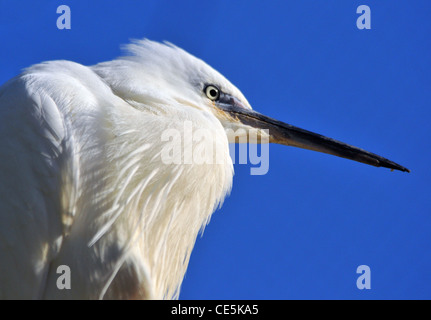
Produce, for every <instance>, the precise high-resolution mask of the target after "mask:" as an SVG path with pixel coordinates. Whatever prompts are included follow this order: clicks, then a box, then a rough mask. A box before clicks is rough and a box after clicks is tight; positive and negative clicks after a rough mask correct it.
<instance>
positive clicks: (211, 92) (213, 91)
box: [204, 85, 220, 101]
mask: <svg viewBox="0 0 431 320" xmlns="http://www.w3.org/2000/svg"><path fill="white" fill-rule="evenodd" d="M204 92H205V94H206V96H207V97H208V99H210V100H212V101H216V100H218V98H220V90H219V88H217V87H216V86H213V85H208V86H206V87H205V89H204Z"/></svg>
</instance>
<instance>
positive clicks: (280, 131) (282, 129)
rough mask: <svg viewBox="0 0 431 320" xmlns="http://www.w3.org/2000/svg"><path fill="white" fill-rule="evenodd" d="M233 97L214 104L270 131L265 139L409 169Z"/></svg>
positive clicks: (240, 120)
mask: <svg viewBox="0 0 431 320" xmlns="http://www.w3.org/2000/svg"><path fill="white" fill-rule="evenodd" d="M235 100H236V99H229V103H220V104H219V105H218V107H219V108H220V109H222V110H223V111H225V112H226V113H228V114H229V115H230V116H231V117H233V118H234V119H235V120H237V121H239V122H241V123H243V124H245V125H248V126H250V127H253V128H257V129H268V130H269V134H270V140H269V142H272V143H278V144H283V145H286V146H294V147H298V148H303V149H308V150H314V151H318V152H323V153H328V154H332V155H334V156H338V157H342V158H346V159H350V160H354V161H358V162H362V163H365V164H369V165H372V166H375V167H385V168H389V169H393V170H400V171H404V172H410V170H409V169H407V168H405V167H403V166H401V165H399V164H397V163H395V162H393V161H391V160H388V159H386V158H383V157H381V156H379V155H377V154H374V153H371V152H368V151H365V150H363V149H360V148H357V147H354V146H351V145H349V144H346V143H344V142H340V141H337V140H334V139H331V138H328V137H325V136H322V135H320V134H317V133H314V132H310V131H307V130H304V129H301V128H298V127H295V126H292V125H290V124H287V123H284V122H281V121H278V120H275V119H272V118H270V117H267V116H265V115H263V114H260V113H258V112H256V111H253V110H250V109H246V108H244V107H243V106H242V105H240V104H239V103H238V101H235ZM226 102H227V101H226Z"/></svg>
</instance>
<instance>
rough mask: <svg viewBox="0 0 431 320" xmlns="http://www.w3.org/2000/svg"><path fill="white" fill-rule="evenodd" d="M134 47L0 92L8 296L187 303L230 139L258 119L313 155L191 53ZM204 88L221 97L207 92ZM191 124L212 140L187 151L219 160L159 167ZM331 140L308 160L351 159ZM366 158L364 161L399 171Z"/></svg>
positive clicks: (38, 68) (0, 254) (227, 183)
mask: <svg viewBox="0 0 431 320" xmlns="http://www.w3.org/2000/svg"><path fill="white" fill-rule="evenodd" d="M127 49H128V51H129V52H130V53H131V54H130V55H128V56H125V57H120V58H118V59H116V60H113V61H110V62H105V63H101V64H98V65H96V66H92V67H87V66H83V65H80V64H78V63H74V62H69V61H52V62H45V63H41V64H38V65H34V66H32V67H30V68H28V69H26V70H25V71H24V72H23V73H22V74H21V75H19V76H17V77H16V78H14V79H11V80H10V81H9V82H7V83H6V84H4V85H3V86H2V87H1V89H0V159H1V160H0V298H25V299H32V298H35V299H42V298H44V299H53V298H55V299H74V298H79V299H103V298H105V299H162V298H178V294H179V289H180V285H181V282H182V279H183V276H184V273H185V271H186V268H187V265H188V261H189V257H190V253H191V251H192V248H193V245H194V243H195V239H196V237H197V235H198V233H199V231H200V230H202V229H203V228H204V226H205V225H206V224H207V223H208V221H209V219H210V216H211V214H212V212H213V211H214V209H215V208H216V206H218V205H219V204H221V202H222V201H223V199H224V197H225V196H226V194H227V193H228V192H229V190H230V188H231V184H232V176H233V166H232V161H231V158H230V156H229V148H228V143H229V142H234V141H232V137H229V139H230V140H231V141H229V139H228V136H227V135H226V131H225V130H226V128H230V129H236V128H247V129H250V128H251V127H257V128H260V129H263V126H262V121H263V123H266V124H267V125H268V126H269V127H270V128H272V129H271V130H273V128H278V129H276V130H275V129H274V130H275V131H273V132H274V134H272V135H271V142H277V143H284V144H292V145H295V146H300V147H306V146H305V145H304V137H303V136H301V137H300V138H298V140H299V141H300V143H291V142H292V141H293V140H295V137H294V135H295V134H299V133H300V134H301V135H304V134H305V133H307V134H311V133H309V132H306V131H304V132H305V133H304V132H302V133H301V132H300V131H295V132H293V131H292V132H290V133H289V134H288V135H287V134H285V135H281V133H280V132H281V131H280V132H279V131H277V130H281V129H282V131H283V130H284V131H283V132H288V131H289V130H293V129H295V128H294V127H292V126H288V125H286V124H282V123H281V122H276V121H272V120H271V119H270V120H268V119H269V118H267V117H264V116H262V118H260V115H259V114H257V113H255V112H253V111H252V110H251V107H250V105H249V104H248V102H247V100H246V99H245V98H244V96H243V95H242V94H241V92H240V91H239V90H238V89H237V88H236V87H235V86H233V85H232V84H231V83H230V82H229V81H227V80H226V79H225V78H224V77H223V76H222V75H220V74H219V73H218V72H217V71H215V70H214V69H212V68H211V67H209V66H208V65H207V64H206V63H204V62H203V61H201V60H199V59H197V58H195V57H193V56H191V55H190V54H188V53H186V52H185V51H183V50H182V49H179V48H177V47H175V46H173V45H171V44H160V43H156V42H151V41H148V40H143V41H136V42H134V43H133V44H131V45H129V46H128V47H127ZM209 84H213V85H215V86H216V88H217V90H219V92H220V96H219V97H217V98H214V99H209V97H208V96H207V95H205V86H207V85H209ZM217 90H216V91H217ZM216 91H215V92H213V93H214V94H215V93H217V92H216ZM259 121H260V122H259ZM271 121H272V122H271ZM185 122H188V123H191V124H192V126H193V128H194V129H205V130H207V132H210V134H211V136H212V138H213V139H211V141H206V140H205V139H200V140H199V139H186V138H187V137H185V136H183V137H182V138H183V140H182V141H188V142H187V143H190V144H191V146H186V145H183V146H182V147H183V148H187V147H192V148H193V149H194V150H201V149H205V147H206V145H205V144H206V143H210V142H211V143H212V144H214V147H215V149H216V150H218V151H220V152H219V153H218V156H220V155H221V160H222V161H221V162H220V159H218V161H213V162H212V163H204V164H197V163H191V164H184V161H182V163H179V164H178V163H177V164H175V163H171V164H165V163H163V162H162V161H161V153H162V150H163V148H164V147H165V146H166V145H167V144H168V143H169V141H163V139H161V137H162V135H163V133H164V132H166V130H172V129H174V130H177V131H178V132H181V133H182V134H183V135H184V134H185V131H184V123H185ZM280 128H281V129H280ZM295 130H296V129H295ZM298 132H299V133H298ZM260 133H261V134H262V135H263V134H265V133H264V132H263V131H261V132H260ZM292 134H293V136H292ZM313 137H314V136H313ZM319 137H321V136H319ZM313 139H317V138H316V137H314V138H313ZM319 139H320V138H319ZM322 141H323V140H322ZM328 141H329V142H328ZM328 141H326V140H324V141H323V142H322V143H325V146H324V148H323V150H319V149H318V148H317V147H316V141H314V140H313V144H312V146H311V147H310V149H312V150H318V151H323V152H327V153H332V154H336V155H338V156H345V157H349V158H353V157H352V156H351V155H350V154H348V155H347V156H346V155H343V154H342V153H341V151H340V150H341V149H340V148H342V147H344V146H345V145H344V144H339V145H336V148H335V147H334V148H333V149H330V148H329V147H328V144H334V145H335V144H336V143H338V142H337V141H334V140H328ZM337 148H338V149H337ZM328 150H329V151H328ZM334 150H335V151H334ZM355 150H356V152H358V153H360V152H362V153H366V152H365V151H363V150H360V151H357V150H359V149H355ZM370 155H372V156H373V157H374V156H375V155H373V154H370V153H367V154H366V156H367V157H368V158H367V157H365V158H360V159H359V160H358V158H355V160H358V161H363V162H367V161H368V162H367V163H370V164H373V165H377V166H379V165H382V166H389V167H391V166H392V167H393V168H395V169H400V168H403V167H400V166H399V165H396V164H394V163H392V162H390V161H389V160H387V159H384V158H381V157H380V158H375V159H378V160H375V159H374V158H373V159H372V160H370V159H371V158H370V157H371V156H370ZM182 157H184V155H182ZM214 157H215V155H214ZM375 157H378V156H375ZM364 159H365V160H364ZM382 159H383V160H382ZM183 160H184V159H183ZM379 161H380V162H379ZM385 161H386V162H385ZM397 166H398V167H397ZM403 169H405V168H403ZM60 265H66V266H69V267H70V270H71V286H72V288H71V289H70V290H59V289H58V287H57V286H56V280H57V278H58V276H59V275H58V274H57V273H56V270H57V267H58V266H60Z"/></svg>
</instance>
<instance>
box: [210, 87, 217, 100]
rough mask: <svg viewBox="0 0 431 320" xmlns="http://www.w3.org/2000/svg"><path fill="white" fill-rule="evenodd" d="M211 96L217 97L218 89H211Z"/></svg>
mask: <svg viewBox="0 0 431 320" xmlns="http://www.w3.org/2000/svg"><path fill="white" fill-rule="evenodd" d="M210 96H211V97H213V98H215V97H217V90H216V89H210Z"/></svg>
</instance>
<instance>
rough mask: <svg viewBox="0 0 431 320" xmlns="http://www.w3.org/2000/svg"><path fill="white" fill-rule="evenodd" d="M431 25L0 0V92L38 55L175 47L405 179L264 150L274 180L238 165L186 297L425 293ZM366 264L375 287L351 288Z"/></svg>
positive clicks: (234, 7)
mask: <svg viewBox="0 0 431 320" xmlns="http://www.w3.org/2000/svg"><path fill="white" fill-rule="evenodd" d="M60 4H66V5H69V6H70V8H71V11H72V29H71V30H58V29H57V28H56V20H57V17H58V14H56V8H57V6H58V5H60ZM361 4H366V5H369V6H370V8H371V19H372V22H371V23H372V24H371V26H372V29H371V30H358V29H357V28H356V19H357V17H358V14H356V8H357V7H358V6H359V5H361ZM430 17H431V2H430V1H426V0H423V1H419V0H416V1H406V0H399V1H391V0H379V1H376V0H363V1H346V0H338V1H335V0H326V1H324V0H321V1H315V0H302V1H266V2H257V1H255V2H252V1H216V2H209V1H183V2H178V1H131V0H126V1H113V0H111V1H106V0H104V1H101V0H92V1H88V0H86V1H72V0H65V1H47V0H44V1H15V0H14V1H12V0H0V42H1V43H2V48H1V50H0V83H3V82H5V81H6V80H8V79H9V78H11V77H13V76H15V75H17V74H18V73H19V72H20V70H21V69H22V68H24V67H27V66H29V65H32V64H35V63H38V62H41V61H45V60H53V59H68V60H73V61H76V62H79V63H82V64H85V65H91V64H95V63H97V62H101V61H105V60H111V59H113V58H115V57H116V56H118V55H120V54H121V51H120V49H119V47H120V45H121V44H124V43H127V42H128V40H129V39H130V38H143V37H147V38H149V39H152V40H158V41H162V40H168V41H170V42H172V43H174V44H176V45H178V46H180V47H182V48H184V49H185V50H187V51H189V52H190V53H192V54H194V55H196V56H198V57H200V58H202V59H203V60H205V61H206V62H208V63H209V64H210V65H212V66H213V67H214V68H216V69H217V70H219V71H220V72H221V73H222V74H224V75H225V76H226V77H227V78H228V79H229V80H231V81H232V82H233V83H234V84H235V85H236V86H237V87H239V88H240V89H241V90H242V92H243V93H244V95H245V96H246V97H247V99H248V100H249V102H250V103H251V105H252V106H253V107H254V109H256V110H258V111H260V112H262V113H264V114H266V115H269V116H272V117H275V118H277V119H279V120H283V121H285V122H288V123H291V124H294V125H297V126H300V127H303V128H305V129H308V130H311V131H315V132H318V133H321V134H325V135H327V136H330V137H333V138H336V139H338V140H342V141H344V142H347V143H351V144H353V145H356V146H358V147H362V148H364V149H367V150H369V151H371V152H375V153H378V154H380V155H382V156H385V157H387V158H389V159H391V160H394V161H395V162H398V163H400V164H402V165H404V166H406V167H407V168H409V169H411V170H412V172H411V173H410V174H407V173H401V172H390V170H387V169H382V168H374V167H371V166H366V165H363V164H360V163H356V162H353V161H348V160H345V159H340V158H337V157H333V156H328V155H324V154H318V153H316V152H311V151H306V150H300V149H296V148H290V147H284V146H278V145H271V146H270V169H269V172H268V174H266V175H263V176H250V166H249V165H236V166H235V171H236V174H235V177H234V183H233V191H232V193H231V195H230V197H229V198H227V199H226V201H225V204H224V206H223V207H222V209H221V210H218V211H217V212H216V213H215V214H214V215H213V217H212V220H211V223H210V224H209V226H208V227H207V228H206V230H205V233H204V236H203V237H202V238H199V239H198V241H197V243H196V247H195V250H194V251H193V254H192V257H191V262H190V266H189V269H188V272H187V274H186V277H185V280H184V283H183V287H182V291H181V295H180V298H182V299H430V298H431V236H430V230H431V198H430V191H431V188H430V182H431V174H430V173H431V172H430V166H429V164H430V158H431V148H430V136H431V134H430V120H431V104H430V102H431V68H430V67H431V46H430V45H431V42H430V34H431V19H430ZM362 264H365V265H368V266H369V267H370V268H371V290H358V289H357V288H356V279H357V277H358V276H359V275H358V274H356V268H357V267H358V266H359V265H362Z"/></svg>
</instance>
